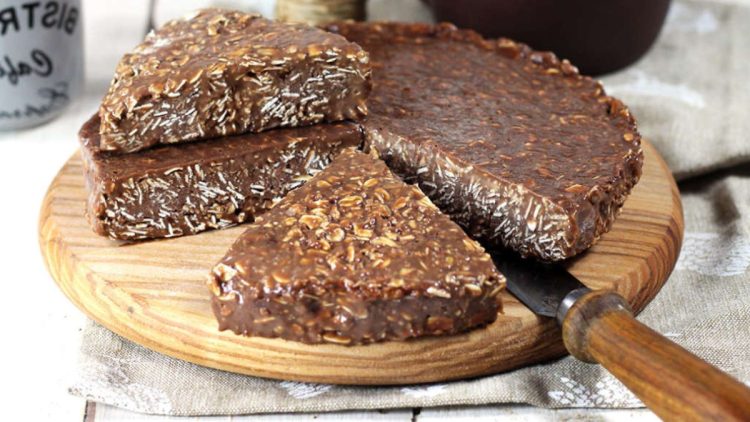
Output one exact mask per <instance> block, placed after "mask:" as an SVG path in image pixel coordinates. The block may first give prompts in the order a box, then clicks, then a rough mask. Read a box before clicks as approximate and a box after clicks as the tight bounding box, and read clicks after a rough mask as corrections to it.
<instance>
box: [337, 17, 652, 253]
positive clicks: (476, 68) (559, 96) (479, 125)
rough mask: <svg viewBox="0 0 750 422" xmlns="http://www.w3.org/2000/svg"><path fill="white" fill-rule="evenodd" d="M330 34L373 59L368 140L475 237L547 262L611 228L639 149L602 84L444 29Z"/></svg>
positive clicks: (393, 26)
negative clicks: (360, 47)
mask: <svg viewBox="0 0 750 422" xmlns="http://www.w3.org/2000/svg"><path fill="white" fill-rule="evenodd" d="M330 29H331V30H332V31H335V32H338V33H340V34H342V35H344V36H345V37H346V38H347V39H348V40H349V41H352V42H356V43H358V44H359V45H361V46H362V47H363V48H364V49H365V50H367V51H368V52H369V53H370V60H371V61H372V67H373V74H372V78H373V87H374V88H373V92H372V93H371V94H370V98H369V100H368V107H369V115H368V117H367V119H366V120H365V121H364V122H363V125H364V129H365V133H366V138H367V139H366V142H367V145H368V146H369V147H370V148H374V149H376V150H378V152H379V153H380V154H381V156H382V157H383V159H384V160H385V161H386V162H387V163H388V166H389V167H390V168H391V169H392V170H393V171H394V172H396V173H397V174H398V175H400V176H402V177H404V179H405V180H407V181H409V182H412V181H413V182H416V183H418V184H419V186H420V187H421V188H422V190H423V191H424V192H425V193H426V194H427V195H428V196H429V197H430V198H431V199H432V200H433V201H434V202H435V204H436V205H437V206H439V207H440V209H442V210H443V211H444V212H446V213H448V214H449V215H450V216H451V217H452V218H453V220H454V221H456V222H458V223H459V224H461V225H462V226H463V227H464V228H465V229H466V230H467V232H469V234H471V235H472V237H475V238H484V239H485V240H487V241H488V242H495V243H499V244H501V245H503V246H505V247H508V248H511V249H514V250H516V251H518V252H520V253H521V254H523V255H527V256H534V257H537V258H541V259H544V260H550V261H555V260H561V259H565V258H569V257H571V256H573V255H576V254H578V253H580V252H582V251H584V250H586V249H587V248H589V247H590V246H591V245H592V244H594V242H595V241H596V240H597V238H598V237H599V236H600V235H601V234H602V233H604V232H606V231H608V230H609V229H610V227H611V226H612V223H613V222H614V221H615V218H616V216H617V213H618V212H619V210H620V208H621V206H622V204H623V203H624V201H625V198H626V197H627V196H628V194H629V193H630V191H631V189H632V188H633V186H634V185H635V184H636V183H637V182H638V179H639V177H640V174H641V167H642V165H643V154H642V152H641V146H640V135H639V134H638V131H637V129H636V125H635V120H634V119H633V117H632V116H631V114H630V112H629V111H628V109H627V107H625V106H624V105H623V104H622V103H621V102H620V101H618V100H617V99H615V98H612V97H609V96H607V95H606V94H605V93H604V90H603V88H602V86H601V85H600V84H599V83H598V82H596V81H594V80H592V79H591V78H589V77H585V76H581V75H579V74H578V70H577V69H576V68H575V66H572V65H571V64H570V63H568V62H567V61H564V60H563V61H560V60H558V59H557V58H556V57H555V56H554V55H553V54H551V53H543V52H537V51H533V50H531V49H530V48H529V47H527V46H525V45H523V44H519V43H516V42H513V41H511V40H507V39H500V40H486V39H483V38H482V37H481V36H479V35H478V34H477V33H475V32H472V31H465V30H458V29H456V28H455V27H453V26H451V25H448V24H441V25H427V24H404V23H359V22H345V23H341V24H336V25H332V26H331V27H330Z"/></svg>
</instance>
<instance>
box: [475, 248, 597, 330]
mask: <svg viewBox="0 0 750 422" xmlns="http://www.w3.org/2000/svg"><path fill="white" fill-rule="evenodd" d="M488 252H489V253H490V256H492V259H493V261H494V262H495V265H496V266H497V268H498V270H500V272H501V273H502V274H503V275H505V278H506V279H507V283H508V284H507V288H508V291H510V293H511V294H513V296H515V297H516V298H517V299H518V300H520V301H521V302H522V303H523V304H524V305H526V307H528V308H529V309H531V311H532V312H534V313H535V314H537V315H542V316H546V317H551V318H555V317H558V316H562V315H564V311H567V308H568V307H570V305H572V302H574V301H575V299H576V298H578V297H580V296H582V295H583V294H586V293H588V292H589V291H590V290H589V289H588V288H587V287H586V286H584V285H583V283H581V282H580V281H579V280H578V279H577V278H575V276H573V275H572V274H570V273H569V272H567V271H566V270H565V269H564V268H563V267H562V266H560V265H556V264H543V263H540V262H538V261H532V260H529V259H522V258H520V257H518V256H517V255H512V254H510V253H502V252H496V251H492V250H489V251H488ZM560 311H563V312H562V314H561V312H560Z"/></svg>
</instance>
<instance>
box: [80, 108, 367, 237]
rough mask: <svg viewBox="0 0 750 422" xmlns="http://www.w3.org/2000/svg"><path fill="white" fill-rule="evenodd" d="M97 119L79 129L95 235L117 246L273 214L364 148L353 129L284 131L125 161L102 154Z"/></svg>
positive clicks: (321, 127)
mask: <svg viewBox="0 0 750 422" xmlns="http://www.w3.org/2000/svg"><path fill="white" fill-rule="evenodd" d="M98 127H99V118H98V117H93V118H92V119H91V120H89V121H88V122H87V123H86V124H85V125H84V126H83V128H81V131H80V134H79V136H80V140H81V152H82V155H83V161H84V168H85V172H86V184H87V188H88V190H89V200H88V205H87V211H86V214H87V217H88V219H89V222H90V223H91V225H92V227H93V228H94V230H95V231H96V232H97V233H98V234H101V235H104V236H108V237H110V238H112V239H119V240H139V239H152V238H159V237H174V236H180V235H186V234H194V233H198V232H201V231H204V230H209V229H218V228H225V227H229V226H232V225H235V224H238V223H242V222H245V221H252V220H253V217H254V216H256V215H258V214H260V213H262V212H264V211H266V210H267V209H269V208H270V207H271V206H272V205H273V204H274V202H276V201H278V200H279V199H280V198H281V197H283V196H284V195H285V194H286V193H287V192H289V191H290V190H291V189H294V188H296V187H298V186H300V185H302V184H303V183H304V182H305V181H306V180H307V179H309V178H310V177H311V175H313V174H315V173H316V172H318V171H320V170H321V169H323V168H324V167H325V166H326V165H327V164H328V163H329V162H330V161H331V159H332V158H333V157H335V156H336V155H337V154H338V153H339V152H340V151H341V150H342V149H343V148H346V147H352V146H354V147H357V146H360V145H361V143H362V135H361V133H360V130H359V128H358V127H357V126H356V125H354V124H352V123H332V124H320V125H315V126H311V127H305V128H296V129H279V130H274V131H268V132H263V133H259V134H245V135H238V136H230V137H224V138H221V139H215V140H208V141H203V142H194V143H190V144H185V145H165V146H160V147H156V148H152V149H149V150H146V151H140V152H137V153H133V154H127V155H114V154H110V153H107V152H101V151H99V148H98V145H99V141H100V138H99V135H98V133H97V130H98Z"/></svg>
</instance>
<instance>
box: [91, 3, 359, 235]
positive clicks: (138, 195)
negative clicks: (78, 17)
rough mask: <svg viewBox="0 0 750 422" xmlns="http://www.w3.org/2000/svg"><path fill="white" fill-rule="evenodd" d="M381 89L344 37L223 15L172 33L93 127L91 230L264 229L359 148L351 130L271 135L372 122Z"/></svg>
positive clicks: (150, 45) (140, 59)
mask: <svg viewBox="0 0 750 422" xmlns="http://www.w3.org/2000/svg"><path fill="white" fill-rule="evenodd" d="M369 91H370V67H369V59H368V55H367V53H366V52H364V51H363V50H362V49H361V48H360V47H359V46H358V45H356V44H354V43H351V42H349V41H347V40H345V39H344V38H343V37H341V36H339V35H335V34H332V33H329V32H325V31H323V30H321V29H317V28H313V27H309V26H306V25H298V24H284V23H278V22H274V21H269V20H267V19H263V18H261V17H260V16H257V15H250V14H244V13H240V12H232V11H226V10H220V9H206V10H202V11H199V12H198V13H196V14H195V16H193V17H190V18H187V19H180V20H175V21H171V22H168V23H167V24H166V25H164V27H162V28H161V29H159V30H157V31H156V32H154V33H151V34H149V35H148V36H147V37H146V40H145V41H144V42H143V43H142V44H141V45H139V46H138V47H136V48H135V50H134V51H133V52H132V53H130V54H127V55H125V57H123V59H122V60H121V61H120V63H119V65H118V67H117V71H116V73H115V77H114V79H113V81H112V84H111V86H110V88H109V91H108V92H107V94H106V96H105V97H104V100H103V101H102V105H101V108H100V110H99V114H98V116H95V117H93V118H92V119H91V120H90V121H89V122H87V123H86V124H85V125H84V126H83V128H82V129H81V132H80V139H81V143H82V150H83V157H84V162H85V168H86V175H87V177H86V180H87V184H88V187H89V191H90V194H89V204H88V211H87V215H88V218H89V221H90V222H91V225H92V226H93V227H94V230H96V232H97V233H99V234H101V235H105V236H108V237H110V238H112V239H118V240H140V239H153V238H158V237H174V236H180V235H185V234H195V233H198V232H201V231H204V230H208V229H218V228H225V227H229V226H232V225H235V224H238V223H242V222H245V221H252V219H253V217H254V216H255V215H257V214H258V213H260V212H263V211H265V210H267V209H268V208H270V207H271V206H272V205H273V203H274V202H275V201H278V200H279V199H280V198H281V197H283V196H284V195H285V194H286V193H287V192H288V191H289V190H290V189H292V188H294V187H296V186H299V185H300V184H302V183H303V182H304V181H305V180H306V179H308V178H309V177H310V176H312V175H313V174H314V173H315V172H317V171H320V170H321V169H322V168H323V167H325V165H326V164H328V163H329V162H330V160H331V158H332V157H333V156H335V154H336V153H337V152H338V151H340V150H341V149H342V148H344V147H347V146H359V145H360V143H361V135H360V130H359V127H358V126H356V125H354V124H353V123H350V122H341V123H330V124H319V125H315V126H308V127H300V128H297V129H285V130H268V129H272V128H276V127H293V126H306V125H311V124H315V123H319V122H324V121H325V122H335V121H340V120H346V119H357V118H360V117H362V116H363V115H364V114H365V113H366V111H367V108H366V105H365V99H366V97H367V95H368V93H369ZM254 132H262V133H254ZM231 135H234V136H231ZM199 140H200V141H201V142H190V143H189V144H187V143H186V142H188V141H199ZM168 144H169V145H168Z"/></svg>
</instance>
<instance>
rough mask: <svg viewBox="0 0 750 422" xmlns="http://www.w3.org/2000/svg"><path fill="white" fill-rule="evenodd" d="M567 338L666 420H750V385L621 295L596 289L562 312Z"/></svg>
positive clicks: (584, 357)
mask: <svg viewBox="0 0 750 422" xmlns="http://www.w3.org/2000/svg"><path fill="white" fill-rule="evenodd" d="M562 328H563V330H562V331H563V341H564V342H565V347H566V348H567V349H568V351H569V352H570V353H571V354H572V355H573V356H575V357H576V358H578V359H581V360H584V361H587V362H597V363H600V364H601V365H602V366H604V367H605V368H607V369H608V370H609V372H611V373H612V375H614V376H615V377H617V379H619V380H620V381H622V383H623V384H625V386H627V387H628V388H629V389H630V390H631V391H632V392H633V393H634V394H635V395H636V396H638V397H639V398H640V399H641V400H642V401H643V403H645V404H646V406H648V407H649V408H650V409H651V410H652V411H654V413H656V414H657V415H658V416H660V417H661V418H662V419H665V420H679V421H688V420H701V421H705V420H718V421H750V388H748V387H747V386H745V385H744V384H742V383H741V382H739V381H737V380H736V379H734V378H732V377H731V376H729V375H727V374H725V373H724V372H722V371H720V370H719V369H717V368H716V367H714V366H712V365H710V364H708V363H707V362H705V361H703V360H701V359H700V358H698V357H697V356H695V355H693V354H692V353H690V352H688V351H687V350H685V349H683V348H682V347H680V346H678V345H677V344H675V343H674V342H672V341H670V340H669V339H667V338H666V337H664V336H662V335H661V334H659V333H657V332H656V331H654V330H652V329H650V328H648V327H647V326H645V325H643V324H641V323H640V322H638V321H636V320H635V318H634V317H633V313H632V312H631V311H630V308H629V306H628V304H627V302H626V301H625V300H624V299H623V298H622V296H620V295H618V294H616V293H613V292H606V291H593V292H590V293H587V294H585V295H584V296H582V297H580V298H579V299H578V300H576V301H575V302H574V303H573V305H572V306H571V307H570V309H569V310H568V311H567V313H566V314H565V315H564V317H563V318H562Z"/></svg>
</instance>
